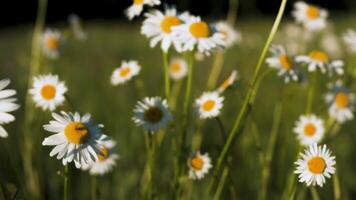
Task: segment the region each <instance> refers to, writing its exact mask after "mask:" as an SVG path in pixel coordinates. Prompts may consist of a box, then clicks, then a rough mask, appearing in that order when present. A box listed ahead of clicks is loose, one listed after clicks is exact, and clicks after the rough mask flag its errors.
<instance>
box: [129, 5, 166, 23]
mask: <svg viewBox="0 0 356 200" xmlns="http://www.w3.org/2000/svg"><path fill="white" fill-rule="evenodd" d="M160 4H161V1H160V0H133V4H132V5H131V6H130V7H129V8H128V9H127V10H126V11H125V13H126V15H127V17H128V18H129V20H132V19H133V18H134V17H136V16H139V15H140V14H141V12H142V10H143V6H145V5H147V6H150V7H152V6H156V5H160Z"/></svg>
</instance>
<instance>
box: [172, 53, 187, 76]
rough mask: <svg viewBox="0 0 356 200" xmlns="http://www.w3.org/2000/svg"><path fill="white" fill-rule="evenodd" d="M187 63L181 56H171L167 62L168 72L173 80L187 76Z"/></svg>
mask: <svg viewBox="0 0 356 200" xmlns="http://www.w3.org/2000/svg"><path fill="white" fill-rule="evenodd" d="M187 72H188V64H187V62H186V61H185V60H184V59H182V58H173V59H171V61H170V63H169V74H170V75H171V77H172V78H173V79H174V80H180V79H182V78H184V77H185V76H187Z"/></svg>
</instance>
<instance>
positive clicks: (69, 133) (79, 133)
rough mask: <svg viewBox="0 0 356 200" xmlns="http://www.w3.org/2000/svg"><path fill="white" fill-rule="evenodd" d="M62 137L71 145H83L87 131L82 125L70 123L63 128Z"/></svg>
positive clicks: (87, 136)
mask: <svg viewBox="0 0 356 200" xmlns="http://www.w3.org/2000/svg"><path fill="white" fill-rule="evenodd" d="M64 135H65V136H66V138H67V140H68V142H70V143H72V144H84V143H85V142H86V141H87V140H88V138H89V131H88V128H87V127H86V126H85V125H84V124H83V123H80V122H71V123H69V124H68V125H67V126H66V127H65V129H64Z"/></svg>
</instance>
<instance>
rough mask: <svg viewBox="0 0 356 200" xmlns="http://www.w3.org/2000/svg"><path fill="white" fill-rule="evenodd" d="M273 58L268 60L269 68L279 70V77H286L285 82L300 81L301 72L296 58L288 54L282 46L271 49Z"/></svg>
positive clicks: (274, 46)
mask: <svg viewBox="0 0 356 200" xmlns="http://www.w3.org/2000/svg"><path fill="white" fill-rule="evenodd" d="M270 52H271V54H272V56H271V57H269V58H267V59H266V63H267V64H268V65H269V67H271V68H274V69H277V70H278V75H279V76H282V77H284V82H286V83H289V82H290V81H291V80H292V81H298V78H299V75H298V74H299V72H298V69H297V66H296V63H295V62H294V58H293V57H292V56H291V55H289V54H288V53H287V51H286V50H285V48H284V47H283V46H281V45H273V46H272V47H271V48H270Z"/></svg>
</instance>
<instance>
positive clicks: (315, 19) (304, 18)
mask: <svg viewBox="0 0 356 200" xmlns="http://www.w3.org/2000/svg"><path fill="white" fill-rule="evenodd" d="M292 15H293V16H294V18H295V20H296V21H297V22H298V23H300V24H302V25H303V26H304V27H305V28H306V29H308V30H311V31H316V30H321V29H323V28H325V27H326V24H327V21H326V19H327V17H328V11H327V10H325V9H322V8H319V7H317V6H314V5H309V4H307V3H305V2H301V1H299V2H296V3H295V4H294V11H293V12H292Z"/></svg>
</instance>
